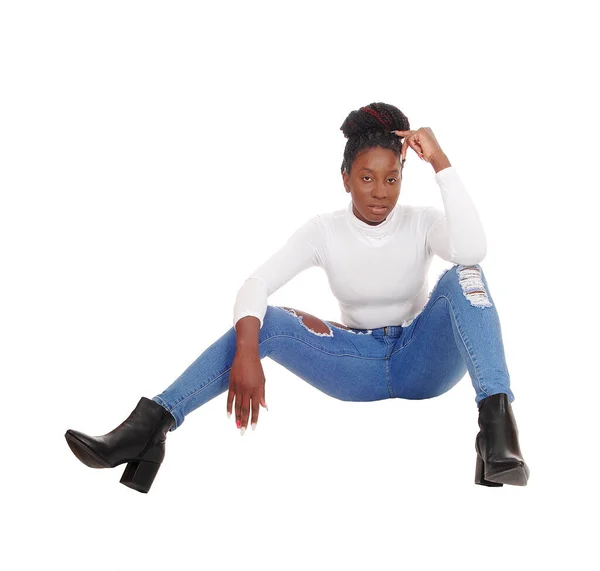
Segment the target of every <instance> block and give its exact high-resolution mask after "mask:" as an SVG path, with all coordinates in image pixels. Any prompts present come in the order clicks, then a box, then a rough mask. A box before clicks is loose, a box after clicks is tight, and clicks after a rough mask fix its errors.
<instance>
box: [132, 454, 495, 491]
mask: <svg viewBox="0 0 600 571" xmlns="http://www.w3.org/2000/svg"><path fill="white" fill-rule="evenodd" d="M159 468H160V464H157V463H156V462H145V461H144V460H133V461H131V462H129V463H128V464H127V467H126V468H125V471H124V472H123V475H122V476H121V480H120V482H121V484H124V485H125V486H128V487H129V488H133V489H134V490H137V491H138V492H142V493H143V494H147V493H148V490H150V487H151V486H152V482H154V478H156V474H157V473H158V469H159ZM500 485H502V484H500Z"/></svg>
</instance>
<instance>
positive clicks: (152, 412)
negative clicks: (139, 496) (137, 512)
mask: <svg viewBox="0 0 600 571" xmlns="http://www.w3.org/2000/svg"><path fill="white" fill-rule="evenodd" d="M174 423H175V419H174V418H173V416H172V415H171V413H170V412H169V411H168V410H167V409H166V408H164V407H163V406H161V405H159V404H158V403H157V402H155V401H153V400H150V399H147V398H146V397H142V398H141V399H140V401H139V402H138V404H137V406H136V407H135V409H134V410H133V412H132V413H131V414H130V415H129V416H128V417H127V419H125V420H124V421H123V422H122V423H121V424H120V425H119V426H117V428H115V429H114V430H111V431H110V432H109V433H107V434H104V435H103V436H88V435H87V434H84V433H83V432H79V431H77V430H71V429H69V430H67V432H66V433H65V438H66V439H67V443H68V444H69V447H70V448H71V450H72V452H73V454H75V456H77V458H79V460H81V461H82V462H83V463H84V464H85V465H86V466H89V467H90V468H114V467H115V466H118V465H119V464H123V463H124V462H128V464H127V467H126V468H125V471H124V472H123V476H122V477H121V484H124V485H125V486H128V487H130V488H133V489H134V490H137V491H138V492H142V493H144V494H145V493H148V490H150V486H152V482H153V481H154V478H155V477H156V474H157V472H158V469H159V468H160V465H161V463H162V461H163V459H164V457H165V440H166V437H167V432H168V431H169V429H170V428H171V427H172V426H173V424H174Z"/></svg>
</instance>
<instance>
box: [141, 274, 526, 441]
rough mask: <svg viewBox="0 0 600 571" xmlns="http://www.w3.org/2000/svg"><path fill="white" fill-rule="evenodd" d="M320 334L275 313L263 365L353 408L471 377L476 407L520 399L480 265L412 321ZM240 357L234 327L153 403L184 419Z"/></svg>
mask: <svg viewBox="0 0 600 571" xmlns="http://www.w3.org/2000/svg"><path fill="white" fill-rule="evenodd" d="M321 321H322V322H323V323H324V324H325V325H324V326H323V329H325V330H328V332H316V331H315V330H313V329H311V328H309V327H308V326H307V325H305V324H304V322H303V317H302V315H297V314H296V313H295V311H294V310H293V309H289V308H288V309H286V308H283V307H280V306H276V305H268V306H267V311H266V314H265V317H264V321H263V326H262V327H261V329H260V331H259V340H258V341H259V343H258V350H259V356H260V358H261V359H263V358H264V357H270V358H271V359H273V360H274V361H276V362H277V363H279V364H280V365H282V366H283V367H285V368H286V369H288V370H289V371H291V372H292V373H294V374H295V375H297V376H298V377H300V378H301V379H304V380H305V381H306V382H308V383H310V384H311V385H312V386H314V387H315V388H317V389H319V390H320V391H322V392H324V393H326V394H328V395H330V396H332V397H334V398H336V399H340V400H345V401H375V400H381V399H389V398H404V399H428V398H433V397H436V396H438V395H441V394H443V393H445V392H446V391H449V390H450V389H451V388H452V387H453V386H454V385H456V384H457V383H458V381H460V380H461V379H462V378H463V376H464V375H465V373H466V372H467V371H468V372H469V375H470V377H471V382H472V384H473V388H474V389H475V402H476V403H477V404H479V402H480V401H481V400H482V399H484V398H486V397H488V396H490V395H493V394H496V393H506V394H508V397H509V400H510V402H512V401H513V400H514V398H515V397H514V395H513V393H512V391H511V389H510V375H509V373H508V369H507V366H506V360H505V355H504V347H503V344H502V334H501V330H500V320H499V317H498V312H497V311H496V307H495V304H494V301H493V299H492V296H491V294H490V292H489V288H488V284H487V280H486V279H485V276H484V274H483V270H482V269H481V266H480V265H479V264H475V265H471V266H464V265H457V264H456V265H454V266H452V267H451V268H448V269H447V270H445V271H444V272H443V273H442V274H441V275H440V277H439V278H438V280H437V283H436V284H435V286H434V288H433V290H432V291H431V293H430V295H429V299H428V301H427V303H426V305H425V306H424V307H423V309H422V310H421V311H420V312H419V313H418V314H417V315H416V317H414V318H413V320H412V321H410V322H407V323H405V324H404V326H402V325H389V326H387V327H379V328H377V329H352V328H348V329H345V328H343V327H342V326H338V325H341V324H338V325H335V324H334V323H333V322H330V321H326V320H321ZM235 352H236V331H235V329H234V328H233V327H231V328H230V329H229V330H228V331H227V332H225V333H224V334H223V335H222V336H221V337H220V338H219V339H217V340H216V341H215V342H214V343H213V344H212V345H210V346H209V347H208V348H207V349H206V350H205V351H204V352H203V353H202V354H201V355H200V356H199V357H198V358H197V359H196V360H195V361H194V362H193V363H192V364H191V365H190V366H189V367H188V368H187V369H186V370H185V371H184V372H183V373H182V374H181V375H180V376H179V377H178V378H177V379H176V380H175V381H174V382H173V383H172V384H171V385H170V386H169V387H167V388H166V389H165V390H164V391H163V392H162V393H160V394H158V395H156V396H155V397H153V399H152V400H154V401H155V402H157V403H159V404H160V405H162V406H163V407H165V408H166V409H167V410H169V411H170V412H171V414H172V415H173V416H174V417H175V424H174V425H173V427H172V428H171V430H175V429H176V428H177V427H179V426H180V425H181V423H182V422H183V420H184V418H185V416H186V415H187V414H189V413H190V412H192V411H193V410H195V409H196V408H198V407H199V406H202V405H203V404H204V403H206V402H208V401H209V400H211V399H213V398H215V397H216V396H218V395H220V394H222V393H224V392H226V391H228V390H229V371H230V370H231V365H232V363H233V359H234V357H235Z"/></svg>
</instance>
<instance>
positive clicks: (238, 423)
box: [235, 420, 242, 428]
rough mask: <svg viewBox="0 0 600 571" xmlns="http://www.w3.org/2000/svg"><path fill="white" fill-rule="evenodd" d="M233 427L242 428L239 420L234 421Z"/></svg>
mask: <svg viewBox="0 0 600 571" xmlns="http://www.w3.org/2000/svg"><path fill="white" fill-rule="evenodd" d="M235 425H236V426H237V427H238V428H241V427H242V421H241V420H236V421H235Z"/></svg>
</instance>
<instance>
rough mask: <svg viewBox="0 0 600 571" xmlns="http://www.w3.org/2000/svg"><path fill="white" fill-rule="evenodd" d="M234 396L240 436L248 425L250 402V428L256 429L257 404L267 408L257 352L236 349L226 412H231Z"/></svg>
mask: <svg viewBox="0 0 600 571" xmlns="http://www.w3.org/2000/svg"><path fill="white" fill-rule="evenodd" d="M234 398H235V421H236V426H237V427H238V428H241V429H242V433H241V434H242V436H243V435H244V432H245V431H246V428H247V427H248V416H249V414H250V405H251V404H252V422H251V423H252V430H256V423H257V422H258V411H259V404H261V405H262V406H264V407H265V408H266V409H267V410H269V409H268V407H267V403H266V401H265V373H264V371H263V368H262V363H261V361H260V358H259V356H258V354H255V353H243V352H240V351H237V352H236V354H235V357H234V358H233V363H232V365H231V371H230V372H229V395H228V396H227V413H228V414H229V415H230V414H231V409H232V406H233V400H234Z"/></svg>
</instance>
